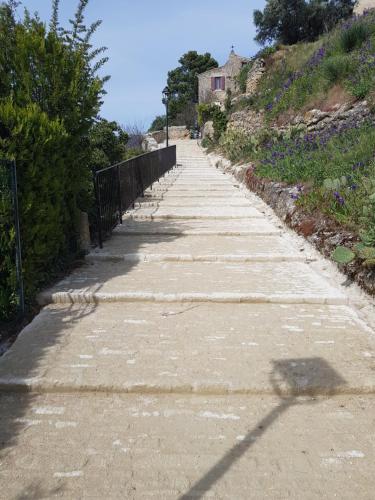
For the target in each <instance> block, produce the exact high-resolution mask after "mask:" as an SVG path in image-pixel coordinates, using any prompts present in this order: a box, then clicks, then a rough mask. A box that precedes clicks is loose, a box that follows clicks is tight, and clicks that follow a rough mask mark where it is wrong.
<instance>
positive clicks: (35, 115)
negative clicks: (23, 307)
mask: <svg viewBox="0 0 375 500" xmlns="http://www.w3.org/2000/svg"><path fill="white" fill-rule="evenodd" d="M87 3H88V0H80V1H79V2H78V6H77V10H76V13H75V15H74V16H73V19H72V20H71V21H70V25H71V26H70V29H69V30H65V29H63V28H61V27H59V21H58V5H59V2H58V1H57V0H55V1H54V2H53V6H52V7H53V10H52V12H53V15H52V19H51V23H50V29H49V30H47V27H46V26H45V25H44V24H43V23H42V22H41V21H40V20H39V18H38V17H37V16H31V15H30V14H29V13H28V12H27V11H26V13H25V17H24V19H23V20H21V19H19V18H18V16H16V14H15V7H16V5H15V2H12V1H10V2H8V3H2V4H1V5H0V157H3V158H9V159H15V160H16V162H17V170H18V184H19V205H20V207H19V208H20V219H21V220H20V223H21V238H22V244H23V272H24V277H25V289H26V298H27V300H28V301H29V302H30V301H31V300H32V299H33V297H34V294H35V292H36V291H37V289H38V288H39V287H40V286H42V285H43V284H45V283H46V282H48V280H49V279H51V277H52V276H54V275H55V274H56V273H58V272H60V271H61V270H62V269H64V268H65V266H66V265H67V264H68V262H69V261H71V260H72V259H73V258H74V257H75V255H76V254H77V252H78V236H77V235H78V223H79V210H81V209H84V210H87V209H88V208H89V206H90V198H89V190H90V185H91V172H90V168H89V167H90V160H91V155H90V140H89V132H90V129H91V126H92V124H93V122H94V120H95V117H96V116H97V115H98V112H99V109H100V105H101V98H102V95H103V93H104V90H103V85H104V83H105V81H106V80H107V79H108V78H107V77H105V78H100V77H98V76H97V71H98V70H99V69H100V68H101V67H102V66H103V64H104V63H105V62H106V58H105V57H102V58H99V60H97V62H95V61H96V57H97V56H98V55H100V54H102V52H103V51H104V50H105V48H104V47H101V48H99V49H93V47H92V45H91V37H92V35H93V34H94V32H95V31H96V29H97V28H98V26H99V25H100V22H99V21H98V22H95V23H93V24H92V25H90V26H89V27H86V26H85V25H84V10H85V8H86V6H87ZM0 210H1V213H0V225H1V227H0V234H1V238H0V255H1V256H2V259H1V263H0V280H1V283H0V289H1V293H0V301H1V303H0V314H1V318H0V320H3V319H7V317H9V315H10V314H11V311H9V305H10V303H11V301H12V299H11V295H12V287H13V285H14V272H15V269H14V267H15V262H14V256H13V254H12V249H11V248H12V238H13V237H14V236H13V234H12V232H9V231H8V228H9V227H10V226H11V220H10V217H11V214H10V213H9V211H8V210H7V209H6V207H5V205H4V204H2V205H0ZM4 290H5V291H4ZM6 297H8V299H7V298H6Z"/></svg>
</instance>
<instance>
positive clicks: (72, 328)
mask: <svg viewBox="0 0 375 500" xmlns="http://www.w3.org/2000/svg"><path fill="white" fill-rule="evenodd" d="M374 369H375V341H374V337H373V335H372V332H370V331H368V330H366V329H365V328H364V327H363V326H362V324H361V322H360V321H358V320H357V319H356V317H355V316H354V315H353V313H352V312H351V310H350V309H349V308H347V307H344V306H321V305H279V304H256V305H254V304H240V305H236V306H235V307H233V305H230V304H220V305H216V304H194V303H187V304H181V303H177V304H146V303H140V304H137V306H136V307H135V306H134V304H106V305H105V306H102V305H99V306H95V305H91V306H90V305H81V306H65V307H57V306H50V307H48V308H45V309H44V310H43V311H42V312H41V314H40V315H39V316H38V317H37V318H36V319H35V320H34V321H33V323H32V324H31V325H29V326H28V327H27V328H26V330H25V331H24V332H23V333H22V334H21V335H20V337H19V338H18V340H17V341H16V343H15V344H14V345H13V347H12V348H11V350H10V351H9V352H8V353H7V354H6V355H5V356H4V358H3V359H2V363H1V364H0V390H3V391H5V390H7V391H21V390H34V391H42V392H59V391H60V392H61V391H63V392H98V391H102V392H116V393H127V392H129V393H171V392H172V393H176V394H185V393H196V394H231V393H237V394H253V395H267V394H270V395H280V396H281V395H282V396H283V397H287V396H295V395H301V394H304V395H307V394H309V395H318V394H319V395H331V396H332V395H335V394H343V393H345V394H369V393H374V391H375V378H374V376H373V373H374Z"/></svg>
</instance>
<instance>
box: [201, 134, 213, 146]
mask: <svg viewBox="0 0 375 500" xmlns="http://www.w3.org/2000/svg"><path fill="white" fill-rule="evenodd" d="M212 146H213V142H212V139H210V138H209V137H204V138H203V139H202V147H203V148H205V149H207V148H210V147H212Z"/></svg>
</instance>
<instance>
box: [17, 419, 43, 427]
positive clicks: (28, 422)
mask: <svg viewBox="0 0 375 500" xmlns="http://www.w3.org/2000/svg"><path fill="white" fill-rule="evenodd" d="M15 422H17V423H19V424H25V425H28V426H29V427H31V426H33V425H40V424H41V423H42V421H41V420H33V419H31V418H16V419H15Z"/></svg>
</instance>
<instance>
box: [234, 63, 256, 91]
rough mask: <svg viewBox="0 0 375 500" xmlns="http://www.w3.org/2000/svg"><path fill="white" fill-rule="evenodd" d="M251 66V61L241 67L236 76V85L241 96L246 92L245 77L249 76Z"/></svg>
mask: <svg viewBox="0 0 375 500" xmlns="http://www.w3.org/2000/svg"><path fill="white" fill-rule="evenodd" d="M253 64H254V63H253V61H252V62H249V63H248V64H245V65H244V66H242V68H241V71H240V72H239V74H238V75H237V76H236V84H237V87H238V90H239V91H240V92H241V94H244V93H245V92H246V83H247V77H248V75H249V72H250V70H251V68H252V67H253Z"/></svg>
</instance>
